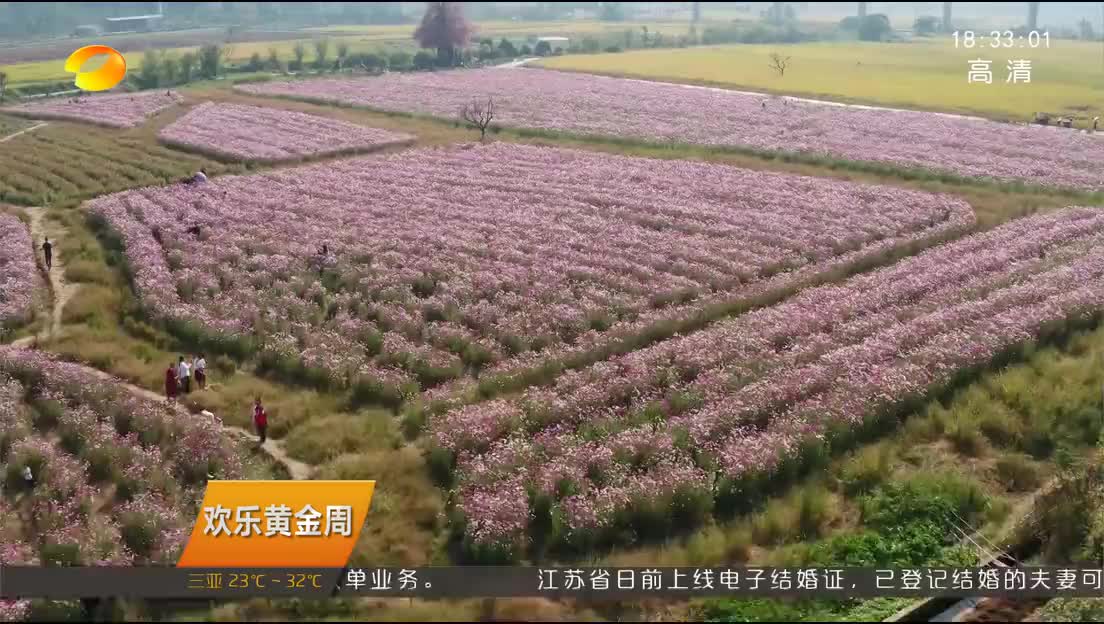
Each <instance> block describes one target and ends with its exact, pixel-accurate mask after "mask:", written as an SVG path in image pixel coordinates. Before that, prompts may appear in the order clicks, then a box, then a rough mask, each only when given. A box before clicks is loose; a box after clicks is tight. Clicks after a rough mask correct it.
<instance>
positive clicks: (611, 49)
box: [606, 45, 621, 54]
mask: <svg viewBox="0 0 1104 624" xmlns="http://www.w3.org/2000/svg"><path fill="white" fill-rule="evenodd" d="M620 51H621V46H615V45H611V46H609V47H608V48H606V52H609V53H611V54H613V53H617V52H620Z"/></svg>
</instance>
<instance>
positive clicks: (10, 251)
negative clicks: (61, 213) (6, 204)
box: [0, 213, 38, 328]
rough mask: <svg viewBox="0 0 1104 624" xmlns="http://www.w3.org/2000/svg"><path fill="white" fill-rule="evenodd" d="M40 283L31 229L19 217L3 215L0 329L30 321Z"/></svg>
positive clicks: (0, 221) (0, 230) (0, 218)
mask: <svg viewBox="0 0 1104 624" xmlns="http://www.w3.org/2000/svg"><path fill="white" fill-rule="evenodd" d="M37 284H38V268H37V266H35V259H34V244H33V243H32V242H31V234H30V232H28V231H27V226H26V225H24V224H23V222H22V221H20V220H19V219H18V218H17V217H16V216H15V215H10V214H5V213H0V328H2V327H4V326H5V325H9V324H19V323H22V322H24V321H26V320H28V318H29V317H30V315H31V314H32V311H33V304H34V291H35V286H36V285H37Z"/></svg>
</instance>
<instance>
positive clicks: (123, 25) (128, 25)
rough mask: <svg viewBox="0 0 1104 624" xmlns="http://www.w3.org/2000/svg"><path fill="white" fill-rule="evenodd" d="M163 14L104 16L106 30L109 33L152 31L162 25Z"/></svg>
mask: <svg viewBox="0 0 1104 624" xmlns="http://www.w3.org/2000/svg"><path fill="white" fill-rule="evenodd" d="M161 19H162V15H161V14H159V13H158V14H153V15H130V16H127V17H106V18H104V31H105V32H109V33H123V32H150V31H152V30H157V29H158V28H159V27H160V25H161Z"/></svg>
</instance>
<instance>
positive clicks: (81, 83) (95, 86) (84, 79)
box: [65, 45, 127, 91]
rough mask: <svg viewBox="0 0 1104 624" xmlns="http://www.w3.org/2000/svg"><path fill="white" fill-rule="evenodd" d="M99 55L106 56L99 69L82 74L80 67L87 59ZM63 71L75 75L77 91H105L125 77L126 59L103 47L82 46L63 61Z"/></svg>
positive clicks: (113, 50)
mask: <svg viewBox="0 0 1104 624" xmlns="http://www.w3.org/2000/svg"><path fill="white" fill-rule="evenodd" d="M101 54H106V55H107V60H106V61H105V62H104V64H103V65H102V66H100V68H99V69H96V70H93V71H87V72H82V71H81V67H83V66H84V64H85V63H87V62H88V59H90V58H92V57H93V56H99V55H101ZM65 71H67V72H69V73H71V74H76V75H77V79H76V81H75V83H76V85H77V88H78V89H83V90H84V91H107V90H108V89H110V88H112V87H114V86H115V85H117V84H119V83H120V82H122V81H123V78H125V77H126V71H127V67H126V59H124V58H123V55H122V54H119V53H118V52H116V51H115V49H114V48H109V47H107V46H105V45H90V46H84V47H83V48H81V49H79V50H77V51H76V52H74V53H72V54H70V55H69V58H67V59H65Z"/></svg>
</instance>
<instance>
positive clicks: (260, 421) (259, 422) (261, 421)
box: [253, 397, 268, 444]
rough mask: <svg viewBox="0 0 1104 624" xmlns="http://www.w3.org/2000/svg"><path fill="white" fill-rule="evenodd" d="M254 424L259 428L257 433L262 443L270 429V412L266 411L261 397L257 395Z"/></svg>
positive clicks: (254, 406) (254, 407) (254, 405)
mask: <svg viewBox="0 0 1104 624" xmlns="http://www.w3.org/2000/svg"><path fill="white" fill-rule="evenodd" d="M253 426H254V427H256V428H257V435H258V436H260V438H261V444H264V443H265V440H266V439H267V436H266V435H265V434H266V432H267V431H268V414H267V413H265V408H264V406H263V405H261V397H257V401H256V402H255V403H254V404H253Z"/></svg>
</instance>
